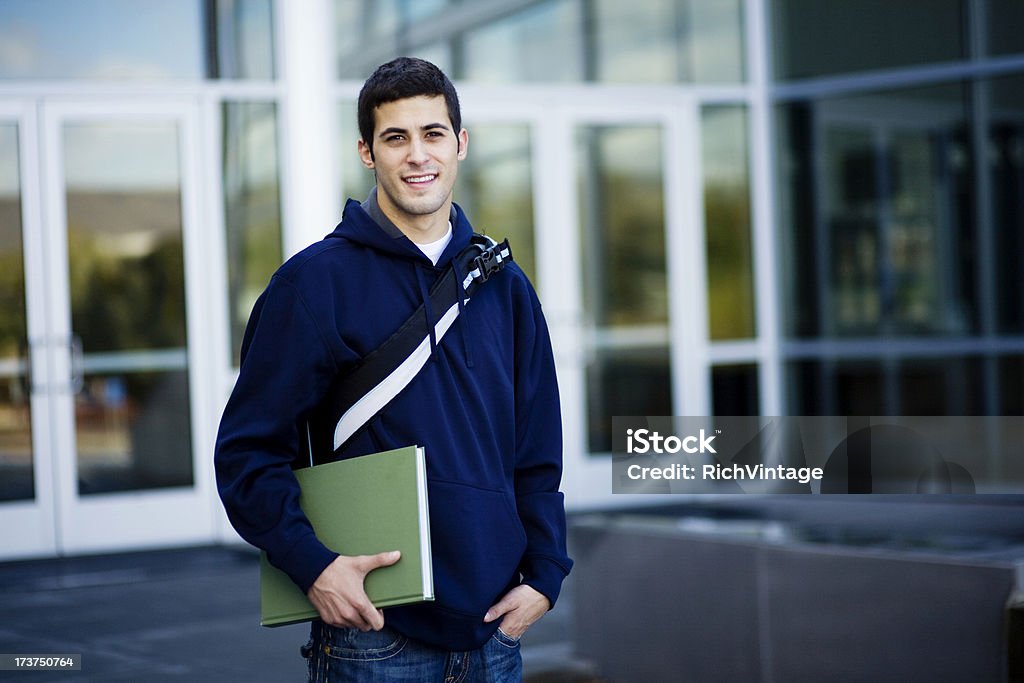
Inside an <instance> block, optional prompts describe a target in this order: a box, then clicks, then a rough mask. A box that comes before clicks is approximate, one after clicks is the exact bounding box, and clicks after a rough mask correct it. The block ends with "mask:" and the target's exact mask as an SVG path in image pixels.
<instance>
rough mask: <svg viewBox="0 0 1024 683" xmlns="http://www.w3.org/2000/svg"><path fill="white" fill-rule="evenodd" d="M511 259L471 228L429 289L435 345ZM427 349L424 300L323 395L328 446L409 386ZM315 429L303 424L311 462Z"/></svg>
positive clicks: (338, 443) (505, 247) (504, 248)
mask: <svg viewBox="0 0 1024 683" xmlns="http://www.w3.org/2000/svg"><path fill="white" fill-rule="evenodd" d="M511 260H512V249H511V247H509V244H508V240H507V239H506V240H504V241H502V242H501V243H496V242H495V241H494V240H492V239H491V238H489V237H486V236H484V235H478V234H475V233H474V235H473V237H472V239H471V240H470V244H469V246H467V247H466V248H465V249H463V250H462V251H461V252H460V253H459V254H458V255H457V256H456V257H455V258H454V259H452V263H451V265H449V266H448V268H447V269H446V270H445V272H444V274H443V275H442V276H441V277H440V278H438V280H437V281H436V282H435V283H434V285H433V286H432V287H431V288H430V291H429V294H428V296H429V297H430V307H431V310H433V311H439V312H440V313H441V315H440V316H439V317H438V319H437V321H436V322H435V323H434V337H435V340H436V341H435V344H439V343H440V342H441V338H442V337H444V335H445V333H446V332H448V330H449V329H450V328H451V326H452V323H454V322H455V319H456V318H458V316H459V313H460V311H461V310H462V307H463V306H465V305H466V304H467V303H469V301H470V299H472V297H473V295H474V294H475V293H476V291H477V289H478V288H479V287H480V286H481V285H482V284H483V283H484V282H487V280H488V279H489V278H490V277H491V276H492V275H494V274H495V273H497V272H498V271H500V270H501V269H502V268H504V267H505V264H506V263H508V262H509V261H511ZM460 279H461V283H460V282H459V280H460ZM463 293H465V297H466V298H465V299H464V300H463V301H462V305H460V304H459V297H460V296H461V295H462V294H463ZM432 352H433V348H432V346H431V342H430V329H429V327H428V323H427V315H426V305H425V304H421V305H420V307H419V308H417V309H416V311H415V312H414V313H413V314H412V315H411V316H409V318H408V319H407V320H406V321H405V322H404V323H403V324H402V326H401V327H399V328H398V330H397V331H396V332H395V333H394V334H392V335H391V336H390V337H389V338H388V340H387V341H385V342H384V343H383V344H381V345H380V346H379V347H378V348H376V349H374V350H373V351H371V352H370V353H369V354H367V356H366V357H365V358H363V360H362V362H361V363H360V364H359V365H358V366H356V368H355V369H354V370H352V372H350V373H349V374H347V375H345V376H343V377H340V378H338V380H337V381H335V382H334V386H333V394H330V395H329V397H328V398H327V399H325V402H324V409H325V411H326V412H325V413H324V414H323V417H325V418H327V419H330V420H331V421H332V424H333V425H334V436H333V445H332V448H331V451H332V452H334V451H337V450H338V449H339V448H341V447H342V446H343V445H344V444H345V442H346V441H348V439H349V438H350V437H351V436H352V435H353V434H355V433H356V432H357V431H358V430H359V429H360V428H361V427H362V426H363V425H364V424H366V423H367V422H369V421H370V420H371V419H373V417H374V416H375V415H377V414H378V413H379V412H380V411H381V410H383V409H384V407H385V406H386V405H387V404H388V403H390V402H391V400H392V399H393V398H395V397H396V396H397V395H398V394H399V393H400V392H401V391H402V389H404V388H405V387H406V386H408V384H409V382H411V381H412V380H413V378H415V377H416V376H417V375H418V374H419V372H420V370H422V369H423V367H424V366H425V365H426V363H427V360H429V358H430V355H431V353H432ZM334 420H336V422H333V421H334ZM314 431H316V432H319V430H313V429H312V428H311V427H310V426H309V424H308V423H307V447H308V448H309V455H310V464H311V465H312V464H314V460H315V459H319V455H320V454H321V453H323V452H324V451H325V450H326V449H325V448H323V447H321V448H317V446H318V444H315V443H313V434H314Z"/></svg>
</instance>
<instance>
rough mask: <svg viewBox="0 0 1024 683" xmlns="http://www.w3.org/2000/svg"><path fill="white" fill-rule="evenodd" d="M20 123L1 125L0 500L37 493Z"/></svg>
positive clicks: (22, 497)
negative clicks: (24, 252)
mask: <svg viewBox="0 0 1024 683" xmlns="http://www.w3.org/2000/svg"><path fill="white" fill-rule="evenodd" d="M18 172H19V160H18V127H17V126H16V125H13V124H0V502H3V501H11V500H29V499H32V498H33V497H34V496H35V480H34V475H35V468H34V466H33V460H32V429H31V427H32V425H31V405H30V403H29V401H30V398H31V396H30V387H29V381H28V328H27V325H26V318H25V262H24V257H23V255H22V254H23V252H22V238H21V183H20V181H19V176H18Z"/></svg>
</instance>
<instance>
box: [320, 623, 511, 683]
mask: <svg viewBox="0 0 1024 683" xmlns="http://www.w3.org/2000/svg"><path fill="white" fill-rule="evenodd" d="M307 653H308V655H309V680H310V682H311V683H378V682H379V683H384V682H391V681H408V682H409V683H432V682H433V681H437V682H438V683H518V682H519V681H522V679H523V660H522V656H521V655H520V652H519V641H518V640H517V639H513V638H510V637H508V636H506V635H505V634H504V633H502V632H501V631H498V632H497V633H495V634H494V636H493V637H492V638H490V639H489V640H488V641H487V642H486V643H485V644H484V646H483V647H481V648H480V649H479V650H470V651H469V652H450V651H448V650H439V649H437V648H435V647H432V646H430V645H427V644H425V643H421V642H419V641H416V640H412V639H410V638H407V637H405V636H403V635H402V634H401V633H398V632H397V631H394V630H392V629H390V628H388V627H387V626H385V627H384V628H383V629H382V630H380V631H368V632H366V633H364V632H362V631H360V630H359V629H355V628H337V627H334V626H329V625H327V624H324V623H323V622H321V621H314V622H313V628H312V631H311V633H310V643H309V644H308V645H307V646H306V647H305V648H303V654H304V655H306V654H307Z"/></svg>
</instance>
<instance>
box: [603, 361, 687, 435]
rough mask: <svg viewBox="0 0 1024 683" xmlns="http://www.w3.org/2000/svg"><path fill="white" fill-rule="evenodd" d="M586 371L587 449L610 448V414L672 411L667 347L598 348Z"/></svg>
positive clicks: (667, 412)
mask: <svg viewBox="0 0 1024 683" xmlns="http://www.w3.org/2000/svg"><path fill="white" fill-rule="evenodd" d="M586 374H587V437H588V438H587V443H588V448H589V452H590V453H608V452H610V451H611V450H612V416H615V415H672V414H673V411H672V381H671V366H670V360H669V352H668V349H667V348H637V349H614V350H612V349H609V350H598V351H597V352H596V353H595V354H594V357H593V359H592V360H591V362H590V364H589V365H588V366H587V373H586Z"/></svg>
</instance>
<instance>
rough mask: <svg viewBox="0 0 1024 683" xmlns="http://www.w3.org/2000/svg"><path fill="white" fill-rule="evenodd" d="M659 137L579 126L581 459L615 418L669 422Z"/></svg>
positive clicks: (645, 130)
mask: <svg viewBox="0 0 1024 683" xmlns="http://www.w3.org/2000/svg"><path fill="white" fill-rule="evenodd" d="M661 154H662V132H661V129H660V128H658V127H656V126H582V127H580V128H578V129H577V164H578V165H577V173H578V178H579V188H580V218H581V226H580V231H581V240H580V241H581V244H582V253H581V258H582V272H583V299H584V300H583V304H584V315H585V318H586V327H587V328H588V332H589V335H588V338H587V341H586V344H587V348H586V350H587V353H588V354H590V358H591V359H592V361H591V363H590V366H589V368H588V369H587V413H588V423H589V425H590V428H589V438H590V442H589V450H590V452H597V453H603V452H607V451H608V450H610V448H611V441H610V431H609V430H610V429H611V418H612V417H613V416H615V415H671V414H672V391H671V385H672V382H671V367H670V363H669V350H668V286H667V271H666V262H665V210H664V189H663V186H664V181H663V177H662V162H661Z"/></svg>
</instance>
